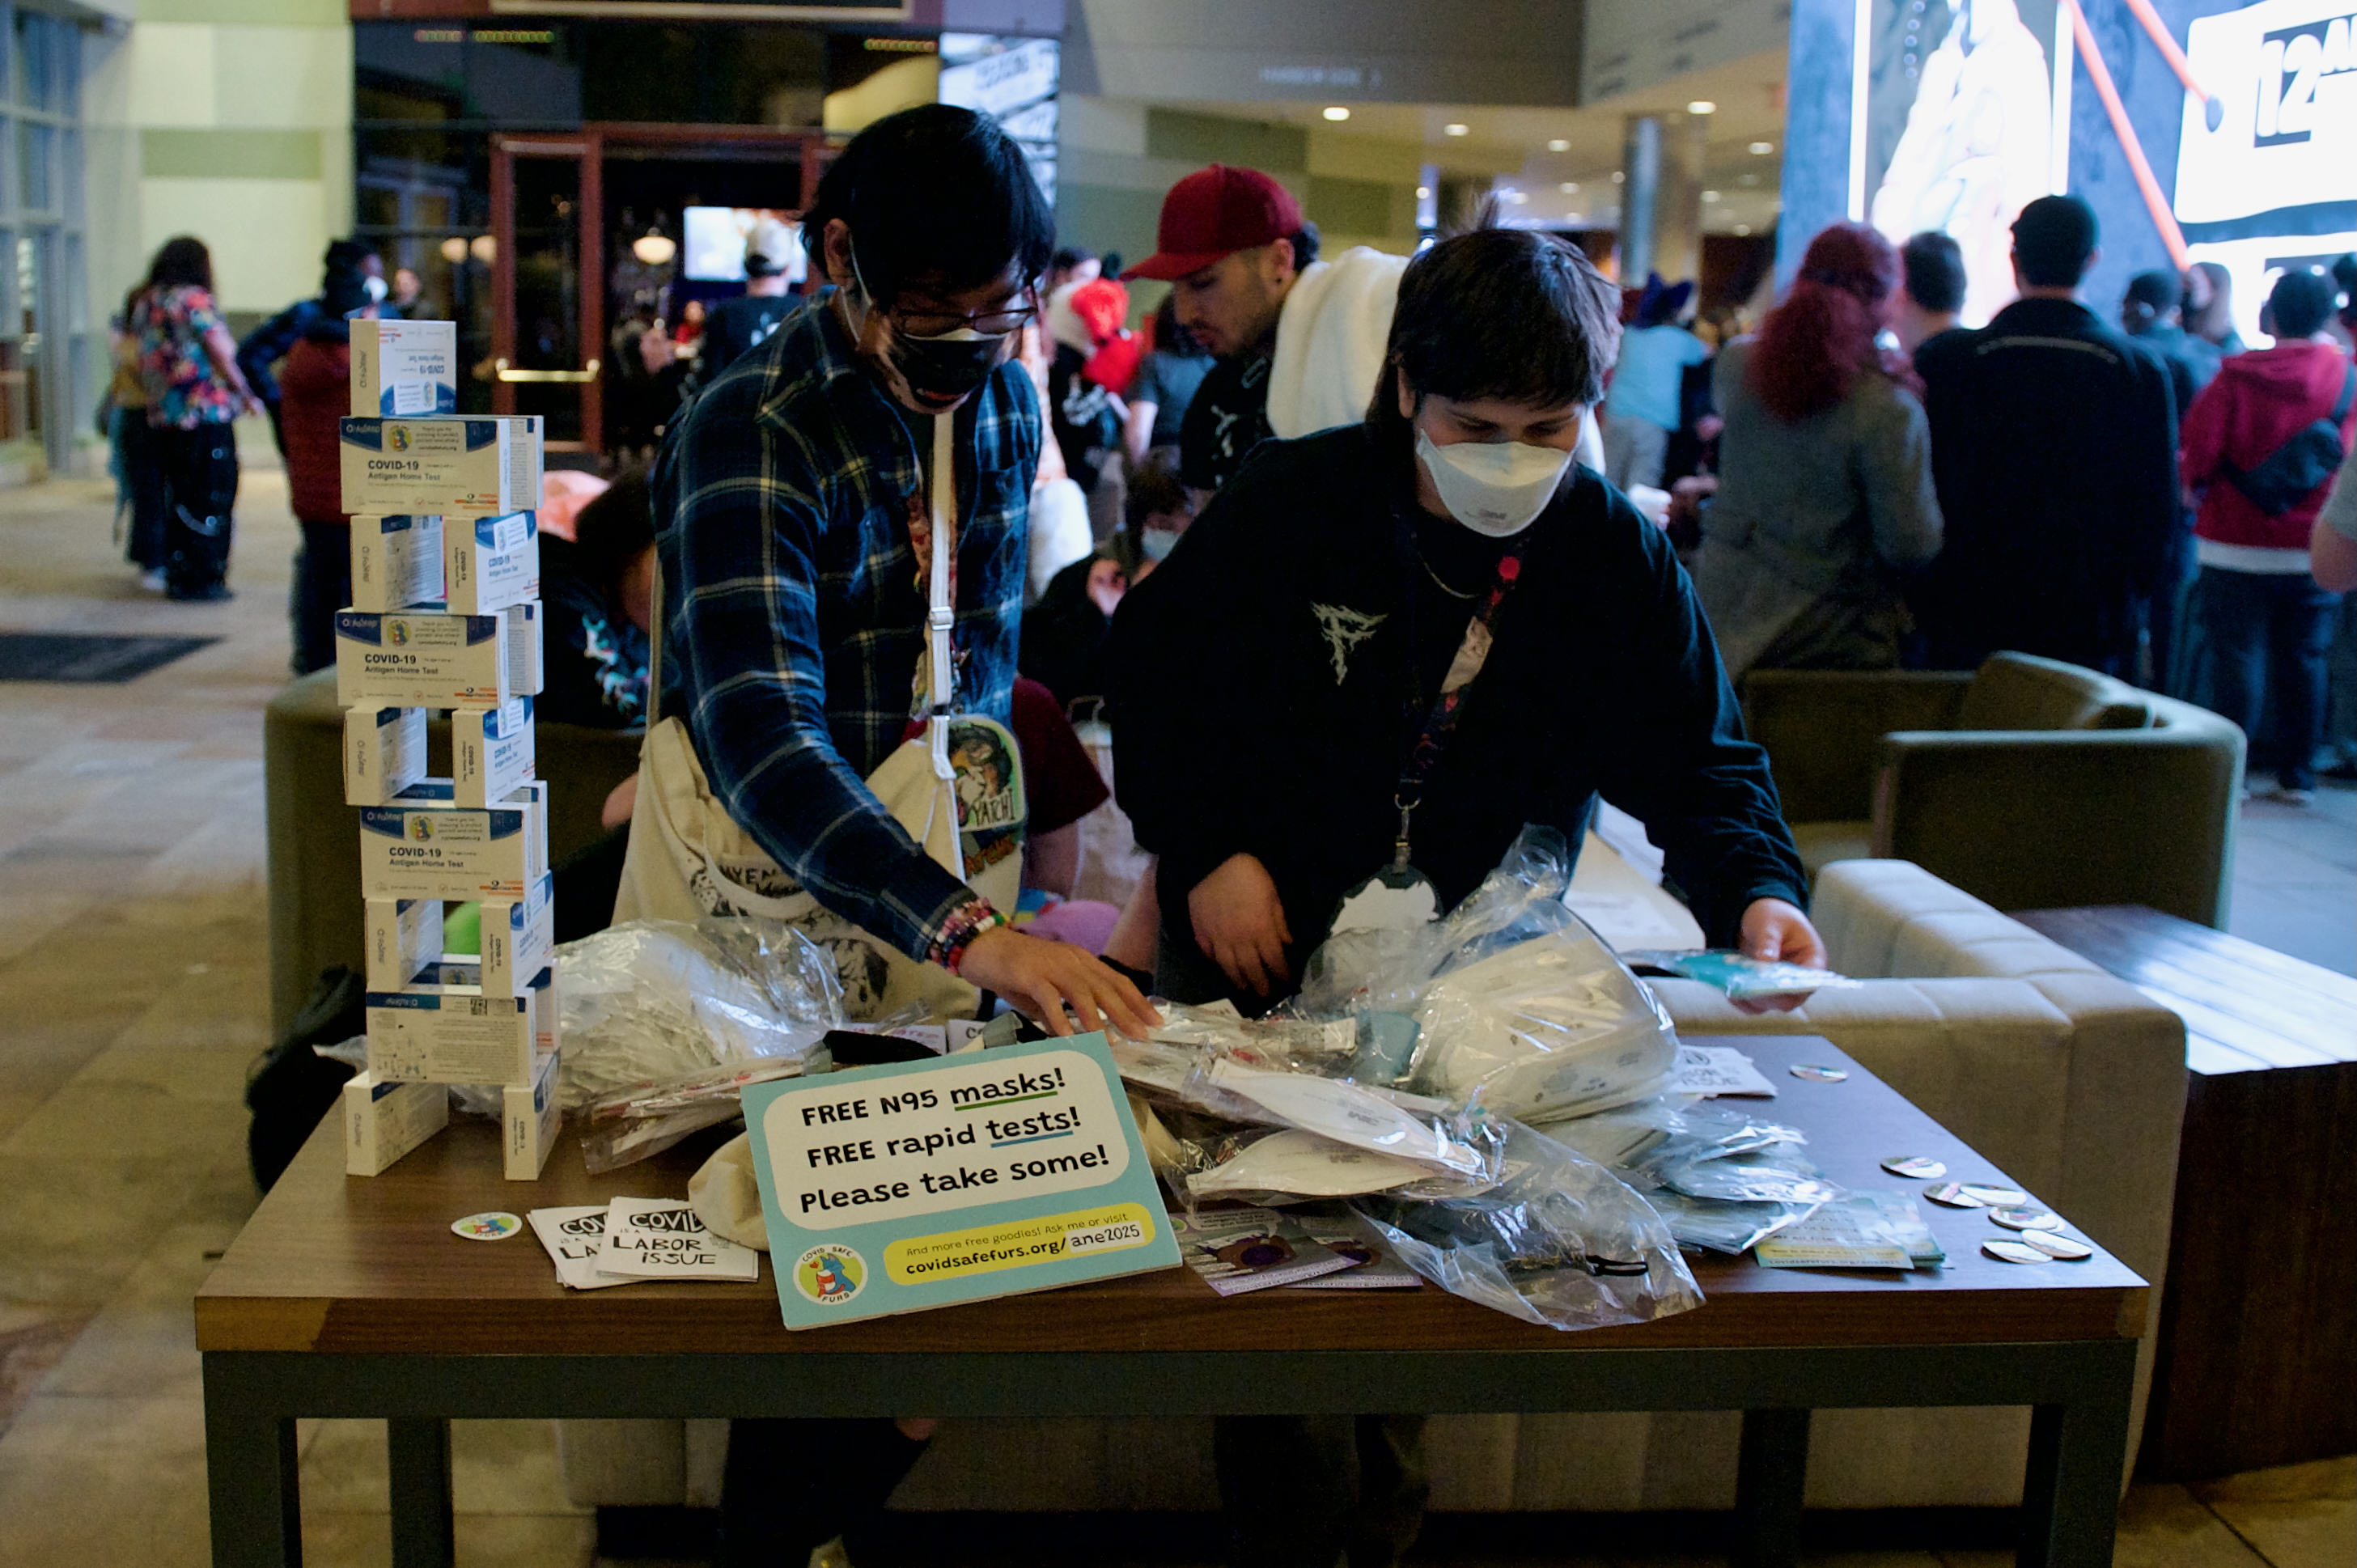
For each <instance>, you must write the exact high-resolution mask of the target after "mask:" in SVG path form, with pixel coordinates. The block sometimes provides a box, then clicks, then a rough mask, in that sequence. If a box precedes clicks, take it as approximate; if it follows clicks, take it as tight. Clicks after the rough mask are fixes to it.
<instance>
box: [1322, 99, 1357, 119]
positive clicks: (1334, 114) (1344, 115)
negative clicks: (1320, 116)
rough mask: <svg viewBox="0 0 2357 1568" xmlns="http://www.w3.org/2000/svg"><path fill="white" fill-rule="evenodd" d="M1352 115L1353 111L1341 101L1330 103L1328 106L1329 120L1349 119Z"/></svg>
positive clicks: (1327, 116) (1327, 114)
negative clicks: (1341, 103)
mask: <svg viewBox="0 0 2357 1568" xmlns="http://www.w3.org/2000/svg"><path fill="white" fill-rule="evenodd" d="M1350 117H1351V112H1350V111H1349V110H1348V109H1346V108H1344V107H1343V106H1342V105H1340V103H1335V104H1330V105H1329V106H1328V107H1327V110H1326V118H1328V119H1329V120H1347V119H1349V118H1350Z"/></svg>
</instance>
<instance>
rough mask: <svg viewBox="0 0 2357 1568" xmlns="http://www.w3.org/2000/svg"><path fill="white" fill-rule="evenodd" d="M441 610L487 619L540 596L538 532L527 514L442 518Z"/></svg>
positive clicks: (531, 515)
mask: <svg viewBox="0 0 2357 1568" xmlns="http://www.w3.org/2000/svg"><path fill="white" fill-rule="evenodd" d="M442 561H443V577H444V581H445V582H446V584H447V595H446V596H445V599H444V603H445V604H446V606H447V607H448V608H450V609H452V610H454V611H456V612H457V613H458V614H460V615H489V614H490V613H491V612H492V611H493V610H503V609H505V608H507V607H509V606H510V605H520V604H522V603H523V602H524V601H525V600H526V599H536V598H538V597H540V529H539V526H538V524H537V521H535V519H534V518H533V514H532V513H531V512H528V511H520V512H516V513H514V514H513V515H511V516H509V517H449V518H445V519H443V520H442Z"/></svg>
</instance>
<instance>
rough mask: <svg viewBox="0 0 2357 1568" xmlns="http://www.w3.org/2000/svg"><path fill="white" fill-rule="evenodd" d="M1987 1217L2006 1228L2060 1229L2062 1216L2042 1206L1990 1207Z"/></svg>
mask: <svg viewBox="0 0 2357 1568" xmlns="http://www.w3.org/2000/svg"><path fill="white" fill-rule="evenodd" d="M1989 1218H1990V1219H1993V1220H1995V1221H1996V1223H1997V1224H1999V1225H2002V1226H2004V1227H2005V1228H2006V1229H2007V1230H2061V1229H2062V1217H2061V1215H2059V1214H2049V1213H2047V1212H2046V1210H2044V1209H2042V1208H1992V1209H1990V1210H1989Z"/></svg>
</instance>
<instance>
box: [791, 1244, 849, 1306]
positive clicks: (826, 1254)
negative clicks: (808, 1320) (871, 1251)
mask: <svg viewBox="0 0 2357 1568" xmlns="http://www.w3.org/2000/svg"><path fill="white" fill-rule="evenodd" d="M866 1283H867V1260H866V1259H865V1258H863V1257H861V1256H860V1255H859V1253H858V1252H857V1251H856V1250H854V1249H852V1248H850V1247H839V1246H820V1247H813V1248H812V1249H811V1250H810V1251H807V1252H804V1253H803V1254H802V1256H801V1257H799V1258H797V1259H795V1260H794V1288H795V1289H796V1290H798V1291H800V1292H802V1294H803V1295H804V1296H806V1297H808V1298H809V1299H810V1300H812V1301H814V1302H816V1303H818V1304H819V1305H821V1306H841V1305H843V1304H844V1303H845V1302H848V1301H851V1300H852V1299H854V1298H855V1297H856V1296H857V1295H858V1294H859V1292H860V1290H861V1289H862V1287H864V1286H865V1285H866Z"/></svg>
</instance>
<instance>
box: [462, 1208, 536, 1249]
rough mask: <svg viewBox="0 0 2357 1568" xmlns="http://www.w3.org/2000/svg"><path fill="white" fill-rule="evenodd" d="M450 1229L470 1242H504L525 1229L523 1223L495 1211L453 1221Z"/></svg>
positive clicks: (470, 1215)
mask: <svg viewBox="0 0 2357 1568" xmlns="http://www.w3.org/2000/svg"><path fill="white" fill-rule="evenodd" d="M450 1229H451V1230H454V1231H456V1232H457V1234H459V1235H461V1236H464V1237H465V1238H466V1239H467V1240H469V1241H504V1240H507V1239H508V1238H509V1237H511V1236H512V1235H514V1234H515V1233H516V1232H517V1231H519V1230H522V1229H523V1221H522V1220H521V1219H517V1218H516V1217H515V1216H514V1215H512V1214H505V1213H501V1212H500V1211H499V1210H497V1209H494V1210H492V1211H491V1212H490V1213H489V1214H469V1215H468V1216H467V1218H465V1219H453V1220H452V1221H450Z"/></svg>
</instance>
